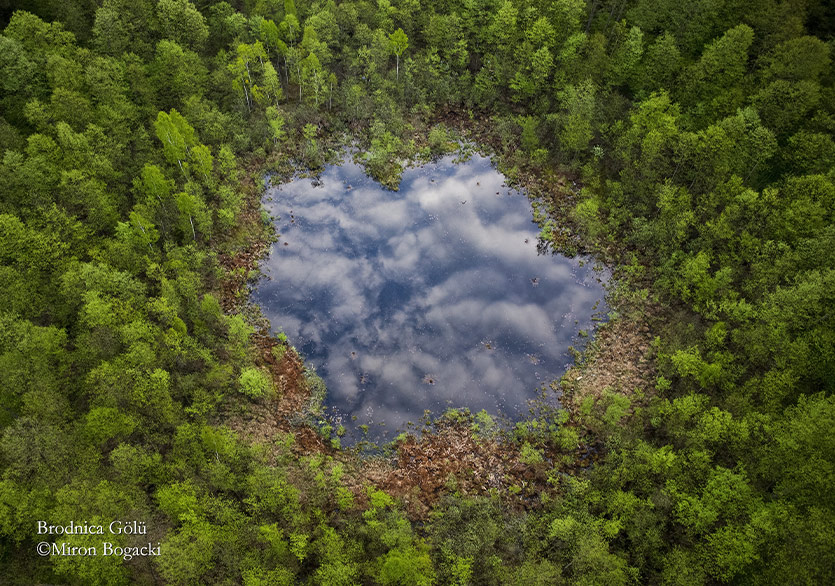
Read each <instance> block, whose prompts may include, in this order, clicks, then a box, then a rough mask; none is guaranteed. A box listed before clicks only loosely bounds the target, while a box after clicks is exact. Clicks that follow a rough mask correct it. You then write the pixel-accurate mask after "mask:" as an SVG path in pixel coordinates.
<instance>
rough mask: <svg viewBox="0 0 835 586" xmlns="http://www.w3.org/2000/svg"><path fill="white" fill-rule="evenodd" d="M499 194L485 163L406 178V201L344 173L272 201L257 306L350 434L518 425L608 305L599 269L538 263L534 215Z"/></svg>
mask: <svg viewBox="0 0 835 586" xmlns="http://www.w3.org/2000/svg"><path fill="white" fill-rule="evenodd" d="M503 182H504V180H503V177H502V175H501V174H500V173H499V172H498V171H496V170H495V169H494V168H492V167H491V164H490V160H489V159H487V158H484V157H479V156H476V157H473V158H472V159H470V160H469V161H468V162H466V163H461V164H454V163H452V160H451V158H445V159H443V160H441V161H440V162H438V163H435V164H430V165H426V166H424V167H420V168H415V169H408V170H406V172H405V173H404V174H403V180H402V181H401V184H400V191H399V192H392V191H388V190H386V189H384V188H382V187H381V186H380V185H379V184H378V183H376V182H374V181H373V180H371V179H369V178H367V177H366V176H365V174H364V172H363V171H362V169H361V168H360V167H358V166H356V165H354V164H351V163H346V164H343V165H341V166H331V167H328V168H327V169H326V170H325V172H324V173H323V174H322V176H321V177H320V179H319V181H316V182H314V181H312V180H310V179H299V180H296V181H293V182H291V183H286V184H283V185H281V186H278V187H271V188H269V190H268V192H267V196H266V201H265V204H266V206H267V208H268V209H269V210H270V212H271V213H272V215H273V216H275V217H276V229H277V231H278V233H279V234H280V237H279V241H278V242H277V243H276V244H274V245H273V247H272V249H271V251H270V256H269V258H268V259H267V260H266V261H265V262H264V264H263V267H262V268H263V271H264V273H265V275H266V278H265V279H263V280H262V281H261V282H260V283H259V285H258V287H257V288H256V291H255V292H254V300H255V302H256V303H258V304H259V305H260V306H261V307H262V309H263V312H264V314H265V315H266V316H267V317H268V318H269V319H270V321H271V323H272V327H273V328H274V330H275V331H284V332H285V333H286V334H287V336H288V337H289V339H290V342H291V343H292V344H293V345H295V346H296V348H298V349H299V350H300V351H301V352H302V354H303V355H304V356H305V358H306V361H307V363H308V364H311V365H313V366H315V368H316V370H317V372H318V373H319V375H321V376H322V378H323V379H324V380H325V383H326V384H327V387H328V398H327V405H328V406H329V407H330V408H331V409H332V410H333V411H334V412H335V413H336V414H337V415H338V416H341V417H342V420H343V422H345V424H346V427H349V428H351V427H353V425H359V424H363V423H365V424H371V425H372V433H371V435H372V437H375V438H380V437H382V436H381V433H380V430H381V429H382V428H380V427H379V424H381V423H383V422H384V423H385V429H386V430H388V431H389V434H391V433H392V432H394V431H395V430H397V429H398V428H402V427H403V426H404V424H405V423H406V422H407V421H413V422H417V421H419V420H420V418H421V417H422V416H423V414H424V410H426V409H428V410H431V411H432V412H433V414H434V415H440V414H441V413H442V412H443V411H444V410H446V409H447V408H448V407H467V408H469V409H470V410H472V411H473V412H476V411H479V410H481V409H486V410H487V411H488V412H489V413H491V414H497V413H499V412H501V413H503V414H505V415H508V416H511V417H512V416H514V415H517V414H520V413H522V412H526V411H527V401H528V400H530V399H532V398H534V397H535V396H536V394H537V391H538V388H540V387H541V386H542V385H543V384H548V383H549V382H550V381H552V380H554V379H555V378H558V377H559V376H561V374H562V373H563V372H564V371H565V368H566V365H567V364H568V363H569V362H570V355H569V352H568V347H569V346H570V345H572V344H573V345H574V346H575V347H577V346H578V345H580V344H581V343H582V339H578V336H577V334H578V331H579V330H580V329H585V330H589V329H591V328H592V327H593V322H592V316H593V314H595V306H596V304H597V303H598V302H601V300H602V298H603V295H604V290H603V287H602V285H601V283H600V282H599V280H598V274H597V273H596V272H594V271H593V270H592V268H591V264H587V265H586V266H582V267H581V266H580V262H579V261H578V260H576V259H568V258H565V257H562V256H558V255H551V254H547V255H538V254H537V246H536V244H537V239H536V238H537V232H538V230H537V227H536V225H535V224H534V223H533V222H532V213H531V207H530V203H529V202H528V200H527V198H526V197H525V196H524V195H523V194H521V193H520V192H517V191H515V190H511V189H509V188H507V187H503ZM602 308H603V304H602V302H601V303H600V306H599V307H597V308H596V309H597V310H598V311H600V310H601V309H602ZM352 416H356V419H357V420H356V423H355V424H353V425H352V424H351V423H350V422H351V419H352ZM374 429H377V431H376V432H375V431H374Z"/></svg>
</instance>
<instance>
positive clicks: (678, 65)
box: [0, 0, 835, 586]
mask: <svg viewBox="0 0 835 586" xmlns="http://www.w3.org/2000/svg"><path fill="white" fill-rule="evenodd" d="M10 4H11V6H12V8H11V9H9V8H8V7H9V6H10ZM4 6H5V7H4V9H3V10H5V11H6V12H4V13H3V14H2V25H3V33H2V35H0V116H1V117H0V157H1V158H2V162H0V283H2V286H1V287H0V394H2V396H1V397H0V406H2V409H0V467H2V476H0V536H1V538H2V541H0V565H2V566H3V568H4V569H3V576H4V580H8V581H9V582H10V583H19V584H31V583H70V584H107V585H112V584H126V583H139V584H151V583H155V584H158V583H166V584H240V583H243V584H246V585H247V586H254V585H267V584H270V585H272V584H295V583H304V584H327V585H338V584H383V585H394V584H401V585H407V584H416V585H417V584H420V585H429V584H504V583H507V584H560V583H567V584H568V583H571V584H574V583H576V584H601V585H602V584H607V585H612V584H631V583H652V584H682V585H684V584H709V583H746V584H747V583H751V584H758V583H775V584H790V583H791V584H823V583H832V582H833V580H835V547H833V546H834V545H835V490H833V487H835V435H833V433H832V429H833V426H835V399H833V397H832V392H833V390H834V389H833V385H835V254H833V251H835V225H834V224H833V214H835V142H833V134H834V133H835V86H833V83H835V70H833V67H832V53H833V48H835V45H833V32H835V12H833V8H832V5H831V4H830V3H828V2H825V1H824V0H695V1H692V2H684V3H682V2H676V1H674V0H587V1H584V0H553V1H548V0H441V1H431V2H430V1H428V0H423V1H421V0H377V1H376V2H373V1H370V0H345V1H334V0H330V1H327V2H326V1H322V0H315V1H307V0H299V1H298V2H294V1H293V0H283V1H277V0H242V1H240V2H232V3H228V2H214V1H209V0H206V1H196V2H194V3H192V2H189V1H188V0H159V1H158V2H157V1H153V0H103V1H90V0H87V1H64V0H60V1H58V0H28V1H27V0H21V1H20V2H12V3H6V4H5V5H4ZM460 128H470V129H476V130H477V131H478V132H479V133H480V134H479V136H483V137H485V141H489V142H490V143H491V144H492V145H493V147H494V148H495V149H496V151H497V156H498V157H500V158H501V161H502V168H503V169H504V170H505V172H506V174H507V175H508V177H509V178H510V179H511V180H516V179H518V178H520V177H524V176H526V175H529V174H532V175H536V176H537V177H543V178H545V179H544V180H545V181H553V182H554V187H553V189H552V191H553V192H554V194H555V200H554V201H555V202H556V203H553V204H552V205H546V206H544V208H543V210H544V211H543V212H542V213H543V214H545V216H543V237H544V238H545V239H551V240H553V241H554V242H555V243H556V245H562V244H564V243H565V242H567V239H569V238H571V239H573V241H574V242H575V243H577V245H578V246H583V247H586V248H589V249H597V250H599V251H600V253H601V254H606V255H608V256H609V258H612V259H615V260H616V261H617V262H619V263H620V264H621V266H623V267H624V268H623V270H622V271H621V272H622V279H623V282H624V283H625V286H626V289H627V290H628V291H629V295H628V296H629V297H630V298H631V299H632V301H631V303H632V304H633V306H634V307H637V308H638V309H637V310H633V311H641V308H642V307H650V306H654V307H663V308H665V309H663V310H662V311H661V312H660V313H661V315H662V317H661V318H658V319H656V321H655V322H654V325H653V328H654V332H655V333H656V334H657V336H656V338H655V341H654V342H653V348H654V351H655V353H654V354H653V356H654V358H653V360H654V361H655V363H654V370H653V372H654V373H655V376H654V377H653V379H652V380H650V381H647V383H646V384H645V385H643V386H641V387H640V388H630V389H620V391H621V392H615V391H614V390H613V389H598V391H599V392H598V393H596V394H591V395H588V396H587V397H585V398H584V399H583V400H582V402H581V404H579V406H578V408H577V409H575V410H572V411H571V413H570V417H569V413H568V411H562V412H557V413H550V414H547V415H543V416H541V417H540V418H536V419H532V420H531V421H529V422H527V423H522V424H520V425H519V426H517V428H516V430H515V431H514V433H513V434H511V435H510V437H508V438H507V439H506V440H505V441H506V442H507V446H508V448H507V449H511V446H514V445H515V446H516V448H514V449H517V451H518V453H519V463H518V466H519V467H521V468H520V469H522V470H524V471H525V473H528V472H530V474H536V475H539V477H541V478H544V479H545V485H546V486H547V489H544V490H541V491H537V492H536V495H535V496H532V495H530V494H527V495H526V492H525V487H524V486H521V485H519V484H513V485H512V486H511V487H510V488H508V489H504V488H502V489H501V490H497V489H495V488H491V489H488V488H485V490H484V491H483V493H481V494H469V493H466V494H465V492H463V491H462V490H460V489H459V488H458V487H459V485H457V484H456V479H455V478H453V477H450V478H441V479H439V485H443V487H444V488H443V491H442V492H443V494H442V498H440V499H439V500H437V502H436V503H435V504H434V508H433V509H432V511H431V512H430V513H429V514H428V515H425V516H424V518H423V519H422V520H421V522H420V523H419V524H413V523H412V522H411V521H412V519H410V518H409V517H407V515H406V511H405V510H404V508H403V505H402V502H401V501H400V500H399V499H397V498H393V497H392V495H390V494H388V493H387V492H386V491H385V490H381V489H380V488H379V487H375V486H373V485H372V484H371V483H370V482H367V483H366V485H363V484H360V485H357V484H356V482H354V483H353V484H352V483H350V482H348V481H347V480H346V479H347V476H348V473H347V472H346V470H347V468H346V465H344V464H343V462H342V459H344V457H343V456H342V455H340V453H339V452H336V451H329V452H327V451H326V452H322V451H317V450H307V449H302V450H300V449H298V446H297V445H295V444H294V442H295V440H294V437H295V436H294V435H293V434H290V433H288V434H285V435H282V436H281V438H283V439H281V441H277V442H273V443H272V444H271V445H263V444H259V443H257V442H256V443H252V442H249V441H247V440H246V439H245V438H243V437H242V436H241V435H240V434H237V433H235V432H233V431H231V429H230V427H229V426H227V424H226V423H227V421H228V419H229V417H231V416H232V415H231V414H236V413H239V412H241V411H244V412H245V411H247V410H248V409H251V408H254V407H256V406H259V405H261V406H263V405H269V404H270V401H273V400H275V398H276V397H277V396H280V395H281V393H282V392H284V391H285V390H286V389H284V388H282V386H281V384H279V382H278V381H276V380H275V378H274V377H272V376H270V374H269V372H268V371H267V369H265V364H264V361H263V359H262V358H261V357H260V355H259V353H258V349H257V347H256V345H255V344H254V343H253V332H254V331H255V325H254V322H253V320H252V319H250V318H248V317H247V313H246V312H241V311H229V309H230V307H240V305H239V304H234V303H232V304H230V302H229V298H230V295H231V296H232V297H234V296H235V293H234V291H233V292H230V288H229V287H228V286H227V285H228V283H230V282H233V283H241V282H243V281H245V279H246V274H244V275H241V274H239V273H240V269H235V270H234V271H233V270H231V269H230V268H229V265H228V264H224V261H225V259H229V258H231V257H234V255H235V254H237V253H239V252H240V251H244V250H247V249H248V246H249V245H250V243H251V242H252V241H254V240H259V239H260V240H263V239H264V238H265V230H266V229H265V226H264V224H263V222H262V221H261V218H260V215H259V211H258V209H257V207H255V206H257V192H256V191H255V189H254V187H253V181H254V180H253V177H254V178H255V180H257V178H258V177H260V174H261V173H263V171H264V169H265V168H267V167H270V166H274V167H276V168H278V167H281V166H282V165H287V164H288V162H292V164H293V165H296V166H298V167H306V168H310V169H314V170H315V169H316V168H317V167H319V166H321V165H322V164H324V162H326V161H327V160H328V159H329V158H330V157H331V156H332V152H331V149H332V145H334V144H336V143H337V142H338V141H339V140H341V141H343V142H344V141H346V140H354V141H356V143H357V144H358V145H359V147H360V148H361V151H362V153H364V154H363V155H362V160H363V161H364V164H365V165H366V167H367V169H368V171H369V173H370V174H372V175H373V176H374V177H376V178H378V179H379V180H381V181H383V182H385V183H386V184H387V185H390V186H392V187H394V186H396V184H397V177H398V174H399V171H400V170H401V169H402V165H403V162H404V161H405V160H407V159H408V158H410V157H413V156H418V155H431V154H437V153H440V152H443V151H445V150H447V149H449V148H450V143H451V141H452V138H453V136H454V134H455V132H457V131H458V129H460ZM340 137H341V138H340ZM559 173H570V174H571V177H573V178H574V180H575V181H576V182H577V185H578V187H579V189H578V191H577V193H574V192H573V191H572V190H569V189H567V188H562V187H560V186H561V185H566V184H567V183H565V182H564V181H563V182H559V181H558V180H557V178H558V177H560V175H559ZM549 211H550V212H552V213H554V214H557V215H556V216H554V217H553V218H551V219H550V220H548V218H547V213H548V212H549ZM235 271H238V273H235ZM245 271H246V269H244V272H245ZM233 273H234V274H233ZM233 289H234V288H233ZM238 295H240V292H239V293H238ZM274 325H275V326H276V327H280V324H274ZM285 350H287V349H286V345H285V343H284V342H283V341H282V342H280V343H279V345H278V346H275V347H274V352H273V355H274V357H275V358H277V359H278V360H279V361H281V360H286V359H287V356H285ZM290 353H291V352H290V351H289V350H287V351H286V354H288V355H289V354H290ZM279 355H280V356H279ZM308 378H309V379H310V380H311V381H312V382H311V385H313V386H315V385H316V384H317V383H316V381H315V379H314V378H313V377H312V376H309V377H308ZM573 382H574V379H572V380H567V381H565V390H566V392H567V393H569V391H570V390H571V385H572V384H573ZM568 419H570V421H568ZM487 423H488V422H487V421H486V420H485V421H483V422H482V424H481V425H482V427H484V426H486V424H487ZM470 424H471V425H472V426H473V427H474V428H475V427H478V426H479V425H480V424H479V423H478V422H476V421H475V420H473V421H471V422H470ZM578 430H585V432H589V433H591V434H593V436H594V438H595V440H594V442H595V445H596V446H597V447H596V449H597V450H598V451H599V454H600V458H599V459H598V461H597V463H596V464H595V465H594V466H591V467H590V468H588V469H578V468H577V467H572V466H569V465H568V464H567V462H568V461H569V460H571V458H570V457H568V456H566V458H562V459H560V458H554V457H551V456H550V454H553V453H554V451H553V450H555V449H557V450H561V453H564V454H568V455H570V453H571V450H573V449H574V448H575V447H576V445H577V443H578V438H579V437H580V435H581V433H580V431H578ZM585 432H584V433H585ZM546 455H547V457H545V456H546ZM39 520H45V521H47V522H48V523H50V524H56V525H58V524H63V525H66V524H68V523H69V522H70V521H75V522H76V523H78V522H82V523H88V524H105V525H106V524H108V523H109V522H110V521H113V520H125V521H131V520H140V521H144V522H145V523H146V524H147V526H148V536H147V539H146V538H144V537H143V538H142V539H141V540H138V539H139V538H135V537H132V536H125V535H115V536H112V539H110V541H111V542H113V543H114V545H118V546H131V545H144V544H145V543H147V541H152V542H154V543H156V542H157V541H159V542H161V544H162V546H161V547H162V555H160V556H159V557H151V558H134V559H132V560H127V561H126V560H123V559H122V558H116V557H104V556H97V557H77V556H76V557H74V556H53V557H47V558H41V557H39V556H38V555H37V553H36V551H35V545H36V543H37V542H38V541H41V540H42V539H40V538H39V536H38V535H37V534H36V527H37V521H39ZM54 540H55V541H56V542H58V543H62V542H67V543H68V544H69V545H72V546H86V545H94V544H95V543H94V542H95V540H96V536H85V535H69V536H56V537H54Z"/></svg>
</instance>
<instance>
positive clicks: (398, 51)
mask: <svg viewBox="0 0 835 586" xmlns="http://www.w3.org/2000/svg"><path fill="white" fill-rule="evenodd" d="M408 48H409V37H407V36H406V33H404V32H403V29H402V28H399V29H397V30H396V31H394V32H393V33H391V34H390V35H389V51H391V52H392V53H394V56H395V57H396V59H397V62H396V63H397V65H396V72H397V74H396V75H397V81H400V56H401V55H402V54H403V51H405V50H406V49H408Z"/></svg>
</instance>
